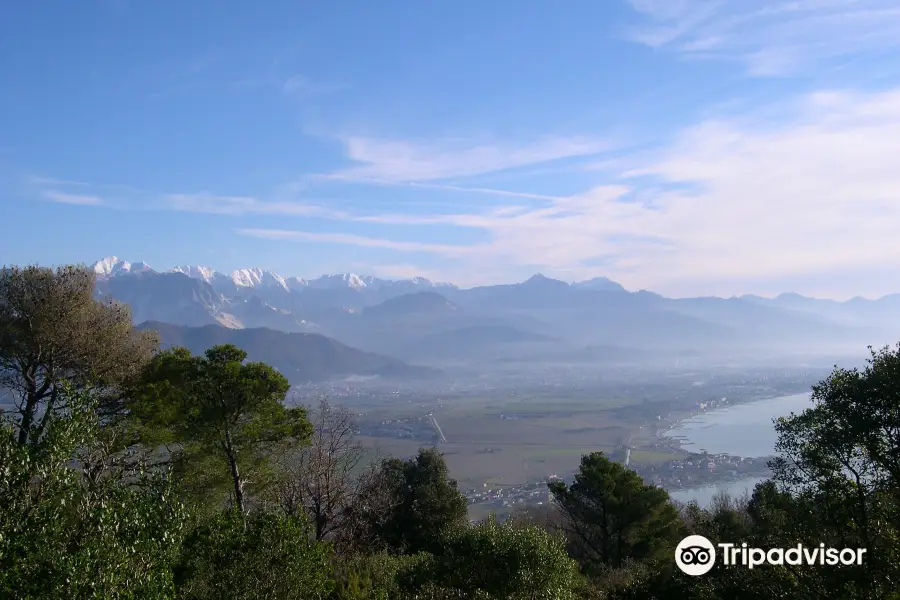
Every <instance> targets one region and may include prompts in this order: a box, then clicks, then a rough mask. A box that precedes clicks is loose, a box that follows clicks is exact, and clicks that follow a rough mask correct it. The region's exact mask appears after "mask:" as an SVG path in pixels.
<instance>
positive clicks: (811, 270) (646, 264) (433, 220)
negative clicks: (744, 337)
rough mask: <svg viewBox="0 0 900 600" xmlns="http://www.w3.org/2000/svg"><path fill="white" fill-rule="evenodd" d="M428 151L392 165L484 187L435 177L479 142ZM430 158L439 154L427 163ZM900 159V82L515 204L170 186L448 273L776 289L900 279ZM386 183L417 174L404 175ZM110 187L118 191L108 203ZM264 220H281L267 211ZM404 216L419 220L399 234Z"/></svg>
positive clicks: (206, 204) (196, 204) (733, 129)
mask: <svg viewBox="0 0 900 600" xmlns="http://www.w3.org/2000/svg"><path fill="white" fill-rule="evenodd" d="M413 154H414V156H415V159H414V160H410V162H409V163H408V164H406V165H405V166H403V167H402V168H400V167H396V165H394V163H393V162H392V159H390V158H385V159H384V161H385V162H384V164H388V165H391V166H390V168H386V171H389V172H391V173H395V174H398V173H400V172H401V171H402V172H404V173H407V174H409V173H413V172H415V173H417V174H418V176H419V177H423V178H424V179H425V180H424V181H422V182H421V185H419V187H418V189H420V190H421V191H422V193H423V194H427V193H429V192H430V191H434V192H441V194H442V195H443V194H444V193H445V192H450V193H456V194H462V193H470V192H472V191H473V190H478V189H479V188H478V187H477V186H471V187H469V186H466V185H464V184H465V180H464V179H463V183H462V184H459V185H457V184H455V183H454V184H443V183H440V182H433V181H430V180H428V179H427V177H429V176H431V175H434V174H436V173H442V174H443V173H446V172H448V171H451V170H452V171H454V172H457V173H462V172H465V171H466V170H469V167H468V165H469V161H470V160H471V156H472V154H471V153H469V152H466V151H464V150H461V151H459V152H458V153H456V154H455V155H453V156H454V158H453V160H448V159H447V158H446V156H447V155H446V154H444V153H440V152H438V153H434V154H430V153H429V152H421V151H415V152H413ZM475 154H477V152H476V153H475ZM526 154H527V153H526ZM547 155H548V154H546V153H545V154H543V156H547ZM429 156H431V157H432V158H434V160H435V164H433V165H431V164H428V162H427V160H426V158H427V157H429ZM897 156H900V88H898V89H895V90H888V91H883V92H877V93H851V92H845V91H828V90H823V91H820V92H817V93H813V94H809V95H806V96H803V97H799V98H795V99H792V100H790V101H786V102H782V103H778V104H775V105H772V106H769V107H765V110H757V109H754V111H753V112H749V113H746V114H743V115H734V116H732V117H730V118H727V119H716V120H706V121H702V122H698V123H696V124H694V125H693V126H689V127H686V128H684V129H683V130H681V132H680V133H679V134H678V135H676V136H675V137H674V138H673V140H672V141H671V142H670V143H669V144H667V145H665V146H661V147H658V148H657V149H656V150H655V151H653V152H652V153H651V154H646V153H645V152H641V153H640V154H636V155H633V156H630V157H624V158H623V159H622V161H621V162H617V163H615V165H610V166H609V168H607V169H606V170H604V171H595V172H588V175H589V176H590V177H592V178H594V177H595V178H596V180H595V181H596V184H595V185H594V186H593V187H590V188H588V189H585V190H584V191H583V192H581V193H577V194H569V195H553V194H536V193H535V194H531V193H529V192H527V191H526V192H521V193H519V192H515V193H512V194H510V195H509V196H508V198H509V202H508V203H504V205H502V206H496V204H491V205H486V206H482V207H479V206H477V205H476V206H475V207H471V206H469V207H463V206H461V205H460V206H458V207H457V208H455V209H454V210H453V211H452V212H447V213H435V212H432V213H427V214H415V213H411V212H402V211H401V212H388V211H386V210H384V205H379V204H377V203H373V205H372V209H373V211H374V212H373V211H369V212H367V213H362V212H360V211H357V210H350V209H346V208H343V209H338V208H336V207H335V206H334V202H335V201H333V200H332V201H325V200H317V201H313V200H311V199H304V198H303V197H302V194H303V193H306V192H307V191H308V190H300V191H297V194H298V196H297V198H296V200H294V199H292V197H289V196H285V197H284V199H281V197H279V200H276V201H266V200H263V199H260V198H255V197H248V196H228V195H222V196H219V195H214V194H209V193H198V194H172V195H166V196H157V197H156V198H157V202H158V204H159V206H160V207H162V208H166V209H169V210H182V211H193V212H201V213H211V214H220V215H231V216H241V215H258V216H260V219H259V220H260V221H263V222H262V223H256V222H254V223H253V224H252V226H250V224H248V223H243V222H242V225H244V226H243V227H242V228H239V229H237V230H236V233H237V234H239V235H242V236H249V237H254V238H257V239H267V240H271V241H274V242H279V241H281V242H303V243H312V244H316V243H319V244H341V245H346V246H349V247H356V248H363V249H377V250H385V251H391V252H396V253H402V254H405V255H406V256H404V257H403V258H402V259H401V260H394V259H393V258H387V259H386V258H384V257H383V256H380V255H379V256H378V257H370V256H368V255H366V256H365V258H366V260H367V262H368V263H371V264H376V263H384V264H387V263H392V264H399V265H403V266H404V270H406V272H409V271H410V270H411V269H412V268H413V267H416V266H417V265H418V266H421V267H422V270H423V271H428V270H429V269H431V270H432V272H433V271H435V270H436V269H437V268H436V266H435V265H436V264H438V263H439V264H440V265H441V267H440V272H442V273H446V274H447V275H446V276H445V277H442V279H450V280H455V277H450V276H449V275H450V274H451V273H453V274H454V275H455V276H459V274H462V275H463V276H464V275H465V274H466V273H470V274H471V275H470V277H469V279H470V282H471V281H473V280H478V281H479V282H483V281H484V280H485V279H492V278H493V279H494V280H497V279H503V278H507V277H509V274H510V273H520V272H522V271H523V270H526V269H531V270H541V271H543V272H545V273H546V274H548V275H556V276H560V277H565V278H567V279H586V278H589V277H592V276H596V275H607V276H610V277H612V278H614V279H616V280H619V281H620V282H621V283H623V284H624V285H625V286H626V287H629V288H631V289H640V288H646V289H654V290H656V291H661V292H665V293H670V294H675V295H679V294H685V293H710V294H729V293H738V292H741V291H758V292H761V293H762V292H766V290H760V289H758V288H755V289H753V290H750V289H747V288H741V287H739V286H740V285H741V283H740V282H751V281H763V280H766V279H768V280H770V281H771V280H773V279H780V280H781V281H788V280H801V279H803V278H808V277H811V276H822V277H825V274H828V273H835V272H841V273H852V272H854V271H856V272H866V273H880V274H882V275H880V276H878V277H876V278H874V279H872V281H883V284H881V285H882V287H881V288H877V286H875V284H873V287H872V289H870V290H859V291H860V292H863V291H864V292H866V293H869V294H875V295H878V294H883V293H887V292H890V291H896V289H894V288H896V273H897V272H898V270H900V253H898V252H897V251H896V248H897V241H896V239H897V223H900V202H898V200H897V199H898V198H900V171H898V170H897V169H896V157H897ZM373 160H374V159H373ZM372 164H375V163H372ZM378 164H379V165H380V164H382V163H378ZM496 164H497V163H495V165H496ZM448 165H453V169H450V168H449V167H448ZM395 167H396V170H394V171H392V169H395ZM463 167H465V168H463ZM378 169H381V167H378ZM384 174H385V173H382V174H381V175H382V176H383V175H384ZM581 175H582V176H584V173H582V174H581ZM377 180H378V181H380V182H381V181H384V182H386V183H384V185H388V186H393V185H397V186H403V185H407V184H406V183H404V182H402V181H399V180H396V181H395V180H393V179H391V178H390V177H388V178H386V179H385V178H383V177H379V178H377ZM414 183H417V185H418V184H419V182H414ZM51 187H53V186H50V184H47V188H48V189H50V188H51ZM313 187H314V186H313ZM59 189H65V188H64V186H55V187H54V190H55V191H53V192H52V193H56V194H59V195H58V196H57V197H56V201H69V202H70V203H73V202H74V203H81V204H96V203H97V202H96V201H95V200H94V198H95V195H94V191H95V189H94V188H86V187H84V186H78V187H77V188H72V190H73V193H71V194H62V193H61V192H59ZM98 189H99V190H100V191H101V192H103V191H104V188H98ZM74 192H77V193H74ZM46 193H51V192H46ZM101 195H102V196H104V197H106V195H107V194H105V193H102V194H100V195H97V196H96V198H97V200H99V198H100V196H101ZM110 197H112V196H110ZM48 199H52V198H51V197H49V196H48ZM379 208H380V212H379ZM264 217H279V219H278V220H275V219H268V220H269V221H271V223H266V222H265V221H266V219H265V218H264ZM288 219H292V220H291V221H290V224H286V222H287V220H288ZM310 219H318V220H320V221H321V220H327V221H330V223H326V224H325V226H326V227H325V229H326V230H324V231H323V230H322V228H323V224H322V223H321V222H318V223H312V222H311V221H310ZM352 223H365V224H367V226H366V231H365V233H366V235H358V233H359V232H358V230H357V228H355V227H354V226H352V225H351V224H352ZM273 224H274V227H273V226H272V225H273ZM425 225H427V226H432V227H440V228H441V230H440V233H441V238H442V239H445V240H453V239H458V240H468V239H477V240H478V241H477V242H475V243H468V242H465V241H459V242H457V243H434V242H433V238H431V237H430V236H432V235H433V233H434V232H435V231H436V230H434V229H429V228H425V227H419V226H425ZM403 226H408V227H409V229H408V230H407V231H405V232H404V235H403V237H402V239H396V238H397V237H398V236H397V235H396V231H397V227H403ZM417 227H418V228H417ZM455 230H458V231H455ZM463 230H465V232H464V231H463ZM463 233H465V235H462V234H463ZM473 233H474V234H476V235H475V236H473V235H472V234H473ZM454 234H459V235H458V236H457V237H456V238H454ZM373 254H374V253H373ZM890 277H893V279H889V278H890ZM459 283H464V284H465V283H466V281H464V280H459ZM833 285H834V286H835V287H839V283H834V284H833ZM774 291H784V290H774Z"/></svg>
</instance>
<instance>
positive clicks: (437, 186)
mask: <svg viewBox="0 0 900 600" xmlns="http://www.w3.org/2000/svg"><path fill="white" fill-rule="evenodd" d="M315 178H317V179H320V180H327V181H346V182H353V183H363V184H368V185H376V186H388V187H407V188H415V189H421V190H439V191H446V192H461V193H464V194H485V195H488V196H503V197H507V198H529V199H532V200H555V199H556V198H557V196H551V195H547V194H535V193H532V192H519V191H514V190H503V189H497V188H485V187H469V186H463V185H448V184H441V183H422V182H417V181H393V180H390V179H374V178H366V177H356V176H352V175H345V174H341V173H328V174H322V175H316V176H315Z"/></svg>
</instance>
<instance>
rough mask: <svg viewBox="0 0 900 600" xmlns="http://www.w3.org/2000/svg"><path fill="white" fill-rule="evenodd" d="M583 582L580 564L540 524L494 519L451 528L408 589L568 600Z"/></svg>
mask: <svg viewBox="0 0 900 600" xmlns="http://www.w3.org/2000/svg"><path fill="white" fill-rule="evenodd" d="M577 584H578V565H577V564H576V563H575V562H574V561H573V560H572V559H571V558H569V556H568V555H567V554H566V548H565V542H564V540H562V539H561V538H559V537H556V536H553V535H550V534H548V533H547V532H546V531H543V530H542V529H540V528H539V527H537V526H534V525H526V524H522V523H514V522H507V523H503V524H500V523H498V522H497V521H496V520H494V519H491V520H488V521H486V522H484V523H480V524H477V525H474V526H472V527H455V528H451V529H449V530H447V532H446V533H445V534H444V536H443V537H442V539H441V543H439V544H435V545H434V548H433V553H432V555H431V560H429V561H426V562H424V563H422V564H421V565H419V567H418V568H417V569H415V570H414V571H413V573H411V574H410V575H409V582H407V584H406V585H407V587H412V588H413V589H417V588H423V587H427V586H429V585H431V586H434V587H436V588H438V589H443V590H446V591H452V592H455V593H456V594H458V596H450V597H463V598H480V597H484V598H491V599H497V600H545V599H546V600H568V599H571V598H574V597H575V595H574V594H575V589H576V586H577Z"/></svg>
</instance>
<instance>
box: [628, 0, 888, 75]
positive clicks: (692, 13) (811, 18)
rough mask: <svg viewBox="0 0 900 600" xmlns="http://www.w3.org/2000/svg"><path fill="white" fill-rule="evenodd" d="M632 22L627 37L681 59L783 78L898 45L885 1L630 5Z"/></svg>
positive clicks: (652, 0)
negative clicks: (713, 62)
mask: <svg viewBox="0 0 900 600" xmlns="http://www.w3.org/2000/svg"><path fill="white" fill-rule="evenodd" d="M629 3H630V4H631V6H632V8H633V9H634V10H635V11H636V13H637V14H638V16H639V19H640V22H639V23H638V24H637V25H634V26H632V27H630V28H628V29H627V30H626V32H625V36H626V38H627V39H630V40H632V41H634V42H637V43H640V44H644V45H647V46H650V47H653V48H661V49H665V50H670V51H672V52H675V53H676V54H678V55H681V56H684V57H687V58H700V59H724V60H732V61H738V62H740V63H743V64H744V65H745V67H746V69H747V71H748V72H749V73H751V74H753V75H761V76H770V75H788V74H794V73H797V72H799V71H800V70H801V69H804V68H807V67H809V66H811V65H815V64H817V63H823V62H824V61H835V60H839V59H851V58H853V57H856V56H861V55H864V54H866V53H871V52H881V51H885V50H889V49H894V48H897V47H900V6H898V5H897V3H896V2H894V1H893V0H746V1H741V2H730V1H728V2H726V1H724V0H712V1H711V0H630V2H629Z"/></svg>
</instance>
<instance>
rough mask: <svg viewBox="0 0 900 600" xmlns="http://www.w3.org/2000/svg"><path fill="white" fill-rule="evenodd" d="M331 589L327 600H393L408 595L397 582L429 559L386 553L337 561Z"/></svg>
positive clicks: (423, 555)
mask: <svg viewBox="0 0 900 600" xmlns="http://www.w3.org/2000/svg"><path fill="white" fill-rule="evenodd" d="M337 558H338V559H337V561H336V562H335V565H334V567H335V569H334V579H335V586H334V589H333V590H332V592H331V595H330V596H329V600H396V599H397V598H399V597H400V596H403V595H408V594H409V592H408V591H404V590H402V589H401V586H400V582H401V581H404V580H407V579H409V577H410V573H412V572H413V571H414V570H416V569H417V568H419V566H420V565H421V564H423V563H425V562H427V561H428V560H430V558H431V557H430V555H429V554H426V553H424V552H420V553H418V554H406V555H394V554H388V553H386V552H379V553H377V554H357V555H350V556H344V557H337Z"/></svg>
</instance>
